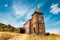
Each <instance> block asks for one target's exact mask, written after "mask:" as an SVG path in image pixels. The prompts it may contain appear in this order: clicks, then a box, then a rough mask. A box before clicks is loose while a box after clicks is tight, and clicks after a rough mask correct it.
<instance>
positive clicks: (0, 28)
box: [0, 23, 19, 32]
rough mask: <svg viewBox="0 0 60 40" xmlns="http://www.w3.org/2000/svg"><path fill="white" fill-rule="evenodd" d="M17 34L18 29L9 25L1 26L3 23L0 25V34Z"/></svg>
mask: <svg viewBox="0 0 60 40" xmlns="http://www.w3.org/2000/svg"><path fill="white" fill-rule="evenodd" d="M2 31H3V32H5V31H6V32H19V29H18V28H15V27H13V26H11V25H6V24H3V23H0V32H2Z"/></svg>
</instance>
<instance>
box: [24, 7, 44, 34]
mask: <svg viewBox="0 0 60 40" xmlns="http://www.w3.org/2000/svg"><path fill="white" fill-rule="evenodd" d="M24 28H25V33H27V34H33V33H35V34H45V25H44V16H43V13H41V12H40V11H39V10H38V8H36V10H35V12H34V13H33V14H32V19H30V20H28V21H27V22H26V23H25V24H24Z"/></svg>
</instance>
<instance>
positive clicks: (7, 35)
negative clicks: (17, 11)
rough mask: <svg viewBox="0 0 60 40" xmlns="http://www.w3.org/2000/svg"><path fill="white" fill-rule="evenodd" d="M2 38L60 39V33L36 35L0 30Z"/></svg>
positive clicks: (18, 39)
mask: <svg viewBox="0 0 60 40" xmlns="http://www.w3.org/2000/svg"><path fill="white" fill-rule="evenodd" d="M0 40H60V35H49V36H42V35H35V34H31V35H28V34H20V33H12V32H0Z"/></svg>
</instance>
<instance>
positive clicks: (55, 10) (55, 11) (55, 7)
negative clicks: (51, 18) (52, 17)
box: [50, 4, 60, 14]
mask: <svg viewBox="0 0 60 40" xmlns="http://www.w3.org/2000/svg"><path fill="white" fill-rule="evenodd" d="M58 5H59V4H52V5H51V7H50V8H51V10H50V12H51V13H52V14H58V13H59V12H60V8H59V7H58Z"/></svg>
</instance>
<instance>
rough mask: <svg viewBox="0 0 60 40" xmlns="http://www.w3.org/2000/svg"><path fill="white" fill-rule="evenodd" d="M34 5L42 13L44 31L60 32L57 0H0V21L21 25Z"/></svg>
mask: <svg viewBox="0 0 60 40" xmlns="http://www.w3.org/2000/svg"><path fill="white" fill-rule="evenodd" d="M36 7H38V9H39V10H40V11H41V12H42V13H43V14H44V22H45V28H46V32H50V33H60V1H59V0H0V22H1V23H4V24H10V25H12V26H14V27H17V28H18V27H23V24H24V23H25V22H26V21H27V20H29V19H31V15H32V14H33V13H34V11H35V9H36Z"/></svg>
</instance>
